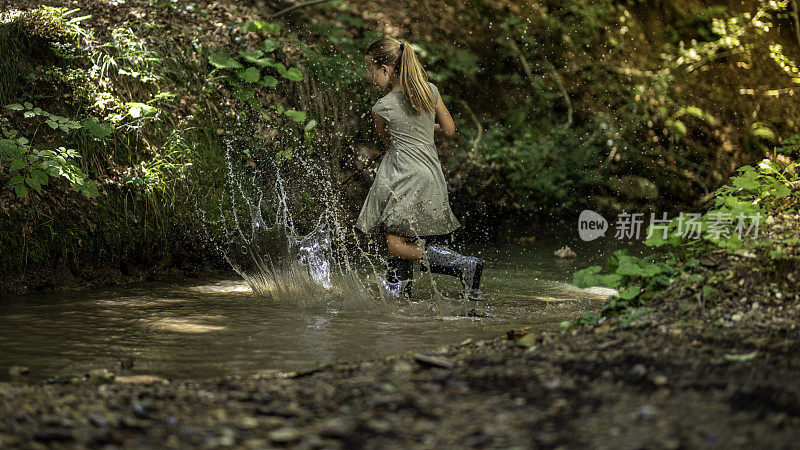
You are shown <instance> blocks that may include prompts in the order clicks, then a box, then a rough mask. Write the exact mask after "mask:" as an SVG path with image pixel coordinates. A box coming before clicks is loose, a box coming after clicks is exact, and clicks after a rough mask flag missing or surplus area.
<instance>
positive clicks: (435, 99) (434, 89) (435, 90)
mask: <svg viewBox="0 0 800 450" xmlns="http://www.w3.org/2000/svg"><path fill="white" fill-rule="evenodd" d="M428 85H429V86H430V87H431V93H433V104H434V105H435V104H437V103H439V88H437V87H436V85H435V84H433V83H431V82H430V81H429V82H428Z"/></svg>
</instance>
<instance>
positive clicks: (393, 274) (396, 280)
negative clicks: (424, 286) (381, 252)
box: [381, 258, 414, 298]
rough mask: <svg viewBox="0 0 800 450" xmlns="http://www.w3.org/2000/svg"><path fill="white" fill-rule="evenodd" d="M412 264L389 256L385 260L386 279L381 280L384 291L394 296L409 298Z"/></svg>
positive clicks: (412, 276)
mask: <svg viewBox="0 0 800 450" xmlns="http://www.w3.org/2000/svg"><path fill="white" fill-rule="evenodd" d="M413 278H414V266H413V264H412V262H411V261H409V260H407V259H402V258H389V259H388V260H387V261H386V281H383V280H381V286H382V287H383V290H384V292H386V293H387V294H388V295H390V296H392V297H395V298H411V285H412V281H413Z"/></svg>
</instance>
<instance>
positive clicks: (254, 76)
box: [236, 67, 261, 83]
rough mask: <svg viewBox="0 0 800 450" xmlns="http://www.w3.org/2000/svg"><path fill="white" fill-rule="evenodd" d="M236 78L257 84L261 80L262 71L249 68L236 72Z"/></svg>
mask: <svg viewBox="0 0 800 450" xmlns="http://www.w3.org/2000/svg"><path fill="white" fill-rule="evenodd" d="M236 76H237V77H239V78H240V79H242V80H244V81H247V82H248V83H256V82H258V80H260V79H261V71H259V70H258V69H257V68H255V67H248V68H247V69H245V70H240V71H238V72H236Z"/></svg>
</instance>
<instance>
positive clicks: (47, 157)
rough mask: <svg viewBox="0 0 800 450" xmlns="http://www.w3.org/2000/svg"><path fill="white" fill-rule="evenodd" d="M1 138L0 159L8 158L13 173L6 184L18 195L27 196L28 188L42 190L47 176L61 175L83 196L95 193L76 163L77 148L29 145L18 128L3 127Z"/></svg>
mask: <svg viewBox="0 0 800 450" xmlns="http://www.w3.org/2000/svg"><path fill="white" fill-rule="evenodd" d="M2 133H3V138H2V139H0V161H2V162H6V161H8V162H10V169H11V171H12V173H13V174H14V175H12V177H11V180H10V181H9V186H10V187H11V188H13V189H14V192H15V193H16V194H17V197H27V196H28V188H31V189H34V190H37V191H39V190H41V189H42V186H44V185H47V184H48V182H49V180H50V177H53V178H63V179H65V180H66V181H67V182H68V183H69V185H70V186H71V187H72V188H73V189H75V190H77V191H78V192H80V193H81V194H83V195H84V196H86V197H93V196H97V195H98V192H97V188H96V185H95V183H94V182H93V181H91V180H89V179H88V176H87V175H86V174H85V173H84V172H83V170H81V168H80V167H78V165H77V164H76V163H75V159H77V158H80V155H79V154H78V152H77V151H75V150H71V149H65V148H64V147H59V148H57V149H55V150H37V149H34V148H31V147H30V145H28V144H29V141H28V139H26V138H24V137H21V136H19V135H18V132H17V130H13V129H6V128H3V129H2Z"/></svg>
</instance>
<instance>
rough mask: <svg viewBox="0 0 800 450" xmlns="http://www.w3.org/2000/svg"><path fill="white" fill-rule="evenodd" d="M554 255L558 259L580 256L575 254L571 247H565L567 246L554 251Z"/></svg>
mask: <svg viewBox="0 0 800 450" xmlns="http://www.w3.org/2000/svg"><path fill="white" fill-rule="evenodd" d="M553 255H555V256H556V257H558V258H574V257H576V256H578V255H577V254H576V253H575V251H573V250H572V249H571V248H569V245H565V246H563V247H561V248H560V249H558V250H556V251H554V252H553Z"/></svg>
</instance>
